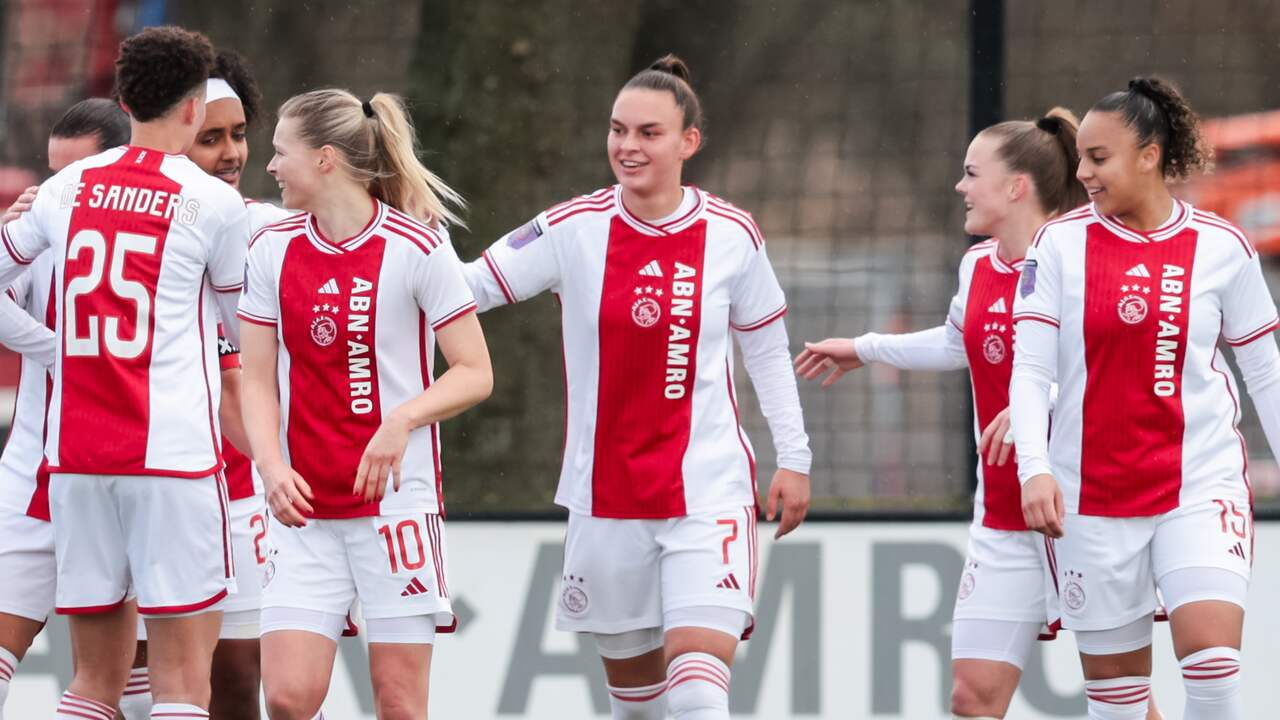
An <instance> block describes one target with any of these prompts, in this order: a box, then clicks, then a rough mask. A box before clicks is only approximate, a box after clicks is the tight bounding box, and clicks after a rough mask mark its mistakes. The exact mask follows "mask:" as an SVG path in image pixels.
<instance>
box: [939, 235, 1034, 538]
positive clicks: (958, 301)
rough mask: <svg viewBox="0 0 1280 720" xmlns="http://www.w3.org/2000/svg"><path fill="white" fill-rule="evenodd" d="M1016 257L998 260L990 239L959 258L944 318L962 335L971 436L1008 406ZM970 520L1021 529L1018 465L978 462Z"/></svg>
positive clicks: (1018, 268)
mask: <svg viewBox="0 0 1280 720" xmlns="http://www.w3.org/2000/svg"><path fill="white" fill-rule="evenodd" d="M1021 271H1022V261H1021V260H1019V261H1017V262H1015V263H1012V264H1010V263H1006V262H1004V261H1003V260H1001V259H1000V256H999V253H998V246H997V242H996V241H995V240H987V241H984V242H980V243H978V244H976V245H974V246H973V247H972V248H970V249H969V251H968V252H967V253H965V256H964V258H963V259H962V260H961V261H960V289H959V290H958V291H957V292H956V295H955V297H954V298H952V299H951V309H950V312H948V313H947V322H948V323H950V324H951V325H952V326H954V327H955V328H956V329H957V330H959V331H960V333H961V335H962V337H963V338H964V352H965V357H966V358H968V361H969V379H970V382H971V383H972V385H973V419H974V438H975V440H976V439H978V438H980V437H981V436H982V429H983V428H985V427H986V426H987V425H989V424H991V421H992V420H994V419H995V417H996V416H997V415H999V414H1000V412H1001V411H1003V410H1004V409H1005V408H1007V407H1009V377H1010V376H1011V375H1012V374H1013V301H1014V293H1015V291H1016V290H1017V287H1018V277H1019V273H1020V272H1021ZM973 512H974V522H976V523H980V524H982V525H984V526H986V527H989V528H994V529H996V530H1026V529H1027V523H1026V521H1025V520H1023V518H1022V486H1021V485H1020V484H1019V483H1018V468H1017V465H1016V464H1015V463H1013V462H1009V463H1007V464H1005V465H991V464H988V463H987V459H986V455H983V456H982V458H980V459H979V462H978V491H977V494H976V495H975V497H974V506H973Z"/></svg>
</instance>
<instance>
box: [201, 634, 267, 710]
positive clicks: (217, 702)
mask: <svg viewBox="0 0 1280 720" xmlns="http://www.w3.org/2000/svg"><path fill="white" fill-rule="evenodd" d="M260 663H261V651H260V649H259V647H258V641H257V640H227V639H222V640H219V641H218V647H217V649H216V650H214V651H213V672H212V674H211V675H210V677H209V684H210V687H211V689H212V691H213V697H212V699H210V701H209V716H210V717H212V718H217V720H258V718H259V717H260V713H259V707H258V692H259V688H260V686H261V681H262V677H261V672H260V667H261V664H260Z"/></svg>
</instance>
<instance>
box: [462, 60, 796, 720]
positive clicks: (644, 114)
mask: <svg viewBox="0 0 1280 720" xmlns="http://www.w3.org/2000/svg"><path fill="white" fill-rule="evenodd" d="M701 125H702V112H701V107H700V104H699V101H698V97H697V95H696V94H695V93H694V91H693V89H692V88H691V87H690V85H689V72H688V69H687V68H686V67H685V64H684V63H683V62H682V61H681V60H679V59H678V58H676V57H674V56H667V57H664V58H662V59H661V60H659V61H657V62H656V63H654V64H653V65H652V66H650V67H649V68H648V69H646V70H644V71H642V72H640V73H639V74H637V75H636V76H635V77H633V78H631V80H629V81H628V82H627V84H626V85H625V86H624V87H623V88H622V90H621V91H620V92H619V93H618V96H617V99H616V100H615V101H614V105H613V114H612V116H611V118H610V121H609V136H608V155H609V164H610V165H611V166H612V168H613V172H614V175H615V177H616V178H617V180H618V184H617V185H615V186H614V187H609V188H605V189H603V190H600V191H598V192H595V193H592V194H591V195H586V196H583V197H580V198H578V199H575V200H570V201H568V202H565V203H561V204H560V205H556V206H555V207H552V208H551V209H550V210H547V211H546V212H543V213H540V214H539V215H538V216H537V217H535V218H534V219H533V220H531V221H530V222H528V223H527V224H525V225H524V226H522V227H520V228H519V229H517V230H515V231H513V232H511V233H509V234H508V235H506V236H505V237H503V238H502V239H500V240H498V241H497V242H496V243H494V244H493V246H492V247H490V248H489V249H488V250H487V251H486V252H485V253H484V256H483V258H482V259H480V260H477V261H475V262H473V263H470V264H469V265H468V266H467V280H468V282H469V283H470V284H471V288H472V290H473V291H475V294H476V298H477V301H478V302H479V304H480V307H481V309H488V308H492V307H495V306H498V305H502V304H506V303H514V302H519V301H522V300H527V299H529V298H531V297H533V296H535V295H537V294H539V293H541V292H543V291H545V290H551V291H552V292H554V293H556V295H557V296H558V297H559V298H560V302H561V306H562V308H563V313H564V320H563V332H564V345H565V371H566V375H567V384H568V394H569V398H568V405H569V407H568V427H567V429H566V435H567V438H566V440H567V443H566V447H565V453H564V457H565V460H564V467H563V469H562V471H561V475H560V485H559V490H558V492H557V494H556V502H557V503H559V504H560V505H563V506H564V507H566V508H568V509H569V512H570V515H569V529H568V535H567V537H566V541H565V560H564V581H563V586H562V588H561V599H560V604H559V606H558V608H557V616H556V624H557V627H559V628H560V629H563V630H573V631H577V632H583V633H591V634H593V635H594V636H595V638H596V641H597V644H598V646H599V650H600V655H601V657H602V658H603V659H604V665H605V672H606V674H607V675H608V681H609V690H610V694H611V696H612V698H611V702H612V705H613V716H614V717H615V718H637V719H643V718H662V717H665V715H664V708H665V707H666V706H669V707H670V710H671V712H672V713H673V714H674V715H675V717H676V718H699V719H704V718H705V719H708V720H714V719H716V718H727V717H729V714H728V713H729V695H728V693H729V666H730V664H731V663H732V661H733V654H734V650H735V649H736V647H737V643H738V640H739V638H740V637H743V638H745V637H746V636H747V635H748V634H749V633H750V631H751V627H752V615H751V610H752V605H751V603H752V598H753V596H754V593H755V582H756V492H755V477H754V476H755V458H754V456H753V454H752V451H751V446H750V444H749V443H748V442H747V439H746V435H745V434H744V433H743V432H742V428H741V427H740V425H739V423H738V409H737V400H736V397H735V390H734V384H733V372H732V369H733V349H732V343H731V337H732V338H736V340H737V341H738V345H739V347H740V348H741V349H742V352H743V360H744V363H745V365H746V368H747V372H748V373H749V374H750V375H751V379H752V383H753V384H754V385H755V387H756V391H757V394H758V395H759V397H760V404H761V407H762V409H763V411H764V414H765V417H766V418H767V419H768V421H769V426H770V430H771V431H772V434H773V438H774V443H775V444H776V445H777V447H778V465H779V468H780V469H779V470H778V473H777V474H776V475H775V476H774V479H773V484H772V485H771V487H770V489H769V502H768V506H769V508H768V516H769V519H770V520H772V519H773V517H774V516H775V514H776V510H777V507H778V505H781V506H782V511H783V513H782V523H781V527H780V528H779V529H778V533H777V537H781V536H782V535H785V534H786V533H788V532H790V531H791V530H793V529H794V528H795V527H796V526H797V525H798V524H799V523H800V521H801V520H802V519H803V518H804V515H805V512H806V510H807V509H808V502H809V478H808V472H809V462H810V454H809V447H808V437H807V436H806V435H805V433H804V427H803V419H802V416H801V412H800V403H799V397H798V395H797V393H796V386H795V378H794V376H793V375H792V374H791V372H790V363H789V353H788V350H787V333H786V328H785V326H784V325H783V323H781V322H779V320H780V319H781V318H782V316H783V315H784V314H785V313H786V300H785V298H784V297H783V294H782V288H781V287H779V285H778V281H777V279H776V278H775V277H774V273H773V268H772V267H771V266H770V264H769V259H768V256H767V255H766V254H765V250H764V238H763V236H762V235H761V234H760V230H759V228H757V227H756V225H755V223H754V222H753V221H752V219H751V216H750V215H748V214H747V213H745V212H743V211H741V210H739V209H737V208H735V207H734V206H732V205H730V204H728V203H727V202H725V201H723V200H721V199H719V198H717V197H714V196H712V195H710V194H708V193H706V192H704V191H702V190H699V189H697V188H693V187H687V186H682V185H681V179H680V178H681V173H682V170H683V168H684V163H685V161H686V160H688V159H689V158H690V157H691V156H693V154H694V153H695V152H697V150H698V147H699V144H700V142H701Z"/></svg>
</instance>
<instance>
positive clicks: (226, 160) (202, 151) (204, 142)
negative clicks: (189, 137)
mask: <svg viewBox="0 0 1280 720" xmlns="http://www.w3.org/2000/svg"><path fill="white" fill-rule="evenodd" d="M246 128H247V123H246V122H245V117H244V105H242V104H241V103H240V101H239V100H237V99H236V98H223V99H221V100H214V101H213V102H211V103H209V104H208V105H207V106H206V108H205V120H204V125H203V126H201V128H200V131H199V132H197V133H196V142H195V144H194V145H192V146H191V150H189V151H188V152H187V157H190V158H191V160H192V161H193V162H195V164H196V165H199V166H200V169H201V170H204V171H205V172H207V173H209V174H210V175H213V176H214V177H216V178H218V179H219V180H222V181H223V182H225V183H227V184H228V185H230V186H231V187H233V188H236V189H239V188H240V176H241V173H242V172H244V166H245V163H246V162H248V160H249V143H248V142H247V141H246V139H245V131H246Z"/></svg>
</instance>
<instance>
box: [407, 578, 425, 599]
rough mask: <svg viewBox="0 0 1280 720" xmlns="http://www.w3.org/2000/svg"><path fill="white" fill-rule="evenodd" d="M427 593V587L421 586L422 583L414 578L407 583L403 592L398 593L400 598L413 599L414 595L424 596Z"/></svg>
mask: <svg viewBox="0 0 1280 720" xmlns="http://www.w3.org/2000/svg"><path fill="white" fill-rule="evenodd" d="M427 592H428V590H427V586H426V585H423V584H422V581H421V580H419V579H418V578H414V579H413V580H410V581H409V584H408V585H405V586H404V590H402V591H401V592H400V597H413V596H414V595H426V594H427Z"/></svg>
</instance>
